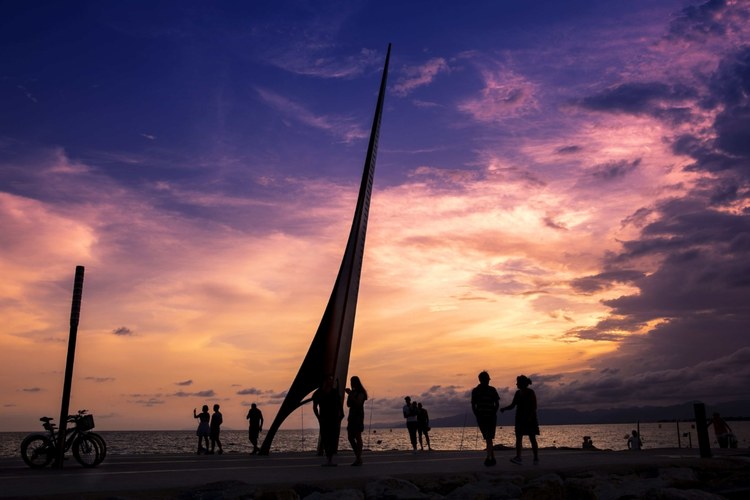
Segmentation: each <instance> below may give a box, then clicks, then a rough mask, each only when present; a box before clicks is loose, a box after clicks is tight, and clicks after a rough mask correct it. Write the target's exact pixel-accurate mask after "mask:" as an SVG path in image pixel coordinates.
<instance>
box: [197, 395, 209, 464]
mask: <svg viewBox="0 0 750 500" xmlns="http://www.w3.org/2000/svg"><path fill="white" fill-rule="evenodd" d="M202 410H203V411H202V412H201V413H196V412H195V408H193V418H197V419H199V422H198V430H197V431H195V434H196V435H197V436H198V452H197V453H198V455H200V454H201V453H204V452H205V453H208V436H209V435H210V434H211V426H210V425H209V422H210V421H211V414H210V413H208V405H203V408H202ZM202 442H205V443H206V447H205V448H204V447H203V445H202Z"/></svg>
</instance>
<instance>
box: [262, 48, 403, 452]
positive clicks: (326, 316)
mask: <svg viewBox="0 0 750 500" xmlns="http://www.w3.org/2000/svg"><path fill="white" fill-rule="evenodd" d="M390 57H391V45H390V44H388V51H387V52H386V55H385V65H384V66H383V77H382V79H381V81H380V92H379V93H378V101H377V104H376V105H375V116H374V117H373V120H372V129H371V132H370V142H369V143H368V145H367V155H366V156H365V165H364V169H363V171H362V180H361V182H360V186H359V196H358V197H357V205H356V207H355V209H354V218H353V220H352V227H351V229H350V231H349V239H348V240H347V243H346V249H345V250H344V257H343V258H342V260H341V266H340V267H339V273H338V276H337V277H336V281H335V283H334V285H333V291H332V292H331V296H330V298H329V299H328V305H327V306H326V309H325V311H324V312H323V318H322V319H321V320H320V325H319V326H318V330H317V332H316V333H315V336H314V337H313V340H312V343H311V344H310V347H309V349H308V351H307V355H306V356H305V358H304V359H303V360H302V366H300V369H299V371H298V372H297V376H296V377H295V378H294V380H293V381H292V385H291V387H290V388H289V390H288V391H287V394H286V397H285V398H284V401H283V402H282V403H281V407H280V408H279V411H278V413H277V414H276V418H275V419H274V421H273V423H272V424H271V427H270V428H269V429H268V432H267V433H266V437H265V439H264V440H263V445H262V446H261V448H260V454H261V455H268V453H269V451H270V449H271V443H272V441H273V438H274V436H275V435H276V431H277V430H278V429H279V427H280V426H281V424H282V423H283V422H284V420H285V419H286V418H287V417H288V416H289V415H290V414H291V413H292V412H293V411H294V410H296V409H297V408H299V407H300V406H302V405H303V404H305V403H307V402H308V401H310V400H309V399H305V398H306V397H307V396H308V395H309V394H310V393H312V392H313V391H314V390H315V389H318V388H319V387H320V386H321V385H322V384H323V381H325V380H326V379H328V378H329V377H332V378H333V383H334V387H336V390H338V392H339V399H340V400H341V401H343V398H344V388H345V387H346V382H347V380H346V376H347V371H348V369H349V354H350V352H351V347H352V337H353V334H354V317H355V314H356V311H357V296H358V294H359V279H360V274H361V271H362V259H363V257H364V251H365V237H366V235H367V218H368V215H369V212H370V198H371V195H372V184H373V179H374V176H375V161H376V159H377V153H378V138H379V135H380V123H381V118H382V116H383V102H384V100H385V90H386V82H387V80H388V61H389V60H390ZM339 432H340V429H339ZM336 440H337V441H338V436H337V439H336Z"/></svg>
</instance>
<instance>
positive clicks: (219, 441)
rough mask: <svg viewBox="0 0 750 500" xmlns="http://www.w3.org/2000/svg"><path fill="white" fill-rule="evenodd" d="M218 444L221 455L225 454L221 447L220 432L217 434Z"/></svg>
mask: <svg viewBox="0 0 750 500" xmlns="http://www.w3.org/2000/svg"><path fill="white" fill-rule="evenodd" d="M216 446H218V447H219V455H221V454H223V453H224V450H223V449H222V448H221V438H220V437H219V435H218V434H217V435H216Z"/></svg>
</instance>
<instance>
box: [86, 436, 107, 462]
mask: <svg viewBox="0 0 750 500" xmlns="http://www.w3.org/2000/svg"><path fill="white" fill-rule="evenodd" d="M86 435H87V436H89V437H91V438H93V439H95V440H96V441H97V443H99V459H98V460H99V461H98V462H97V463H96V465H99V464H100V463H102V462H103V461H104V458H105V457H106V456H107V443H106V442H105V441H104V438H103V437H101V436H100V435H99V434H97V433H96V432H87V433H86Z"/></svg>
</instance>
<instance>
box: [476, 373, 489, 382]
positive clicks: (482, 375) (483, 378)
mask: <svg viewBox="0 0 750 500" xmlns="http://www.w3.org/2000/svg"><path fill="white" fill-rule="evenodd" d="M477 378H478V379H479V383H480V384H489V383H490V374H489V373H487V371H485V370H483V371H481V372H479V375H478V377H477Z"/></svg>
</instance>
